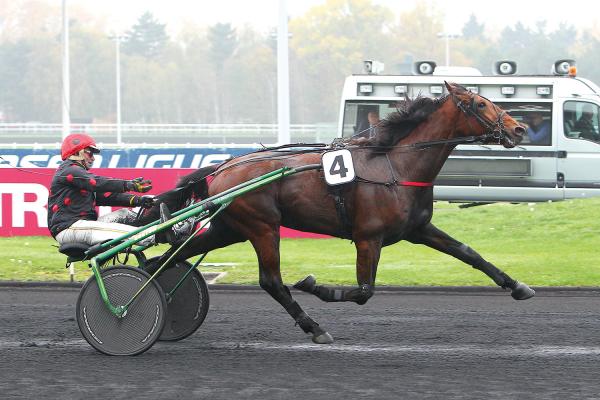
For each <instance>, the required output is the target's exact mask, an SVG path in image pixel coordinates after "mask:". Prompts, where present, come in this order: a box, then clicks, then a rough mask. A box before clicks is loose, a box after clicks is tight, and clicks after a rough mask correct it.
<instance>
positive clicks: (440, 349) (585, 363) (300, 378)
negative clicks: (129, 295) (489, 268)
mask: <svg viewBox="0 0 600 400" xmlns="http://www.w3.org/2000/svg"><path fill="white" fill-rule="evenodd" d="M293 294H294V296H295V297H296V299H297V300H298V302H299V303H300V304H301V305H302V306H304V309H305V310H306V311H307V312H308V313H309V314H310V315H311V316H312V317H313V318H314V319H315V320H317V321H318V322H320V323H321V325H322V326H323V327H325V328H326V329H327V330H328V331H329V332H330V333H331V334H332V335H333V336H334V338H335V340H336V341H335V343H334V344H333V345H325V346H318V345H314V344H312V342H311V341H310V338H309V336H308V335H305V334H304V333H302V331H301V330H300V329H299V328H298V327H295V326H294V324H293V321H292V320H291V318H290V317H289V316H288V315H287V314H286V313H285V312H284V311H283V309H281V308H280V306H279V305H278V304H276V303H275V302H274V301H273V300H271V299H270V297H269V296H268V295H267V294H266V293H263V292H261V291H243V292H239V291H222V290H213V291H211V310H210V312H209V314H208V317H207V319H206V321H205V322H204V325H203V326H202V327H201V328H200V330H199V331H198V332H196V333H195V334H194V335H192V336H190V337H189V338H187V339H185V340H183V341H181V342H176V343H162V342H158V343H157V344H156V345H155V346H154V347H153V348H151V349H150V350H149V351H147V352H146V353H144V354H142V355H140V356H136V357H109V356H104V355H102V354H99V353H97V352H96V351H95V350H94V349H92V348H91V347H90V346H89V345H88V344H87V342H85V341H84V340H83V339H82V338H81V336H80V333H79V330H78V328H77V323H76V321H75V319H74V315H75V302H76V299H77V295H78V291H77V290H76V289H44V288H37V289H34V288H6V287H4V288H0V354H1V362H0V376H1V379H0V393H1V394H0V397H1V398H3V399H12V398H36V399H37V398H61V399H69V398H85V399H88V400H89V399H100V398H102V399H117V398H127V399H138V398H144V399H159V398H160V399H174V398H207V399H294V398H332V399H339V398H344V399H355V398H373V399H388V398H389V399H422V398H431V399H437V398H443V399H451V398H473V399H481V398H487V399H496V398H497V399H513V398H519V399H571V398H572V399H586V398H600V379H599V378H600V335H599V332H600V329H599V328H600V296H599V295H598V293H597V292H596V293H591V292H575V293H539V294H538V296H537V297H535V298H534V299H532V300H529V301H525V302H516V301H514V300H512V299H511V298H510V296H509V295H508V294H504V293H501V294H499V295H494V294H489V293H483V294H451V293H450V294H443V293H406V292H400V293H393V294H386V293H377V294H376V295H375V296H374V297H373V298H372V299H371V300H370V301H369V302H368V303H367V304H366V305H364V306H357V305H355V304H341V303H333V304H325V303H322V302H320V301H319V300H318V299H316V298H313V297H311V296H309V295H305V294H300V293H298V292H295V293H293Z"/></svg>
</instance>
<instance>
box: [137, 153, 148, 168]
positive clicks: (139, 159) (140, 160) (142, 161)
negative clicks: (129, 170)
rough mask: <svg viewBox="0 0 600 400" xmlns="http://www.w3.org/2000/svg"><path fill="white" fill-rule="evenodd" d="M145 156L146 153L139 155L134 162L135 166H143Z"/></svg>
mask: <svg viewBox="0 0 600 400" xmlns="http://www.w3.org/2000/svg"><path fill="white" fill-rule="evenodd" d="M146 158H148V156H147V155H146V154H142V155H141V156H139V157H138V159H137V162H136V163H135V168H144V164H146Z"/></svg>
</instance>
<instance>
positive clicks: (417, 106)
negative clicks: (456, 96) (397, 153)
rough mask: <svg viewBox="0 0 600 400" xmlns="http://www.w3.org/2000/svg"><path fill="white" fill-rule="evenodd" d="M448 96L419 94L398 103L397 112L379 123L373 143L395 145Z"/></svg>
mask: <svg viewBox="0 0 600 400" xmlns="http://www.w3.org/2000/svg"><path fill="white" fill-rule="evenodd" d="M446 97H447V96H442V97H439V98H437V99H431V98H429V97H423V96H417V97H415V98H414V99H407V100H406V101H403V102H400V103H398V105H397V107H396V110H397V111H395V112H393V113H391V114H389V115H388V116H387V117H386V118H385V119H383V120H382V121H381V122H380V123H379V127H378V129H377V134H376V135H375V137H373V138H372V139H371V143H370V144H372V145H376V146H393V145H394V144H396V143H397V142H398V141H399V140H401V139H404V138H405V137H407V136H408V135H409V134H410V133H411V132H412V131H413V130H414V129H415V128H416V127H417V125H419V124H420V123H421V122H423V121H425V120H426V119H427V118H428V117H429V116H430V115H431V114H432V113H433V112H435V111H436V110H437V109H438V108H440V106H441V105H442V104H443V103H444V101H445V100H446Z"/></svg>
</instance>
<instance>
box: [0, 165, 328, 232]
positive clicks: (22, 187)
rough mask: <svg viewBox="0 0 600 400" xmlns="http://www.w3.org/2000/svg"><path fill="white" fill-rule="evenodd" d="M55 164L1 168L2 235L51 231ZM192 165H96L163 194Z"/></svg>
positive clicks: (100, 171) (105, 172)
mask: <svg viewBox="0 0 600 400" xmlns="http://www.w3.org/2000/svg"><path fill="white" fill-rule="evenodd" d="M55 171H56V170H55V169H53V168H29V169H14V168H3V169H0V175H1V177H0V211H1V212H0V236H4V237H6V236H47V235H50V232H49V231H48V225H47V224H48V223H47V215H48V214H47V213H48V210H47V206H48V192H49V188H50V182H51V181H52V176H53V175H54V172H55ZM191 171H192V170H190V169H171V168H152V169H134V168H119V169H114V168H99V169H93V172H94V173H95V174H97V175H102V176H110V177H113V178H120V179H133V178H137V177H140V176H143V177H144V178H147V179H151V180H152V186H153V189H152V191H150V192H149V193H148V194H154V195H156V194H159V193H162V192H165V191H167V190H170V189H172V188H173V187H175V184H176V182H177V180H178V179H179V177H181V176H183V175H187V174H189V173H190V172H191ZM111 211H112V209H111V207H99V213H100V214H101V215H102V214H105V213H108V212H111ZM281 236H282V237H296V238H298V237H300V238H308V237H310V238H316V237H326V236H324V235H317V234H312V233H305V232H300V231H295V230H292V229H287V228H282V229H281Z"/></svg>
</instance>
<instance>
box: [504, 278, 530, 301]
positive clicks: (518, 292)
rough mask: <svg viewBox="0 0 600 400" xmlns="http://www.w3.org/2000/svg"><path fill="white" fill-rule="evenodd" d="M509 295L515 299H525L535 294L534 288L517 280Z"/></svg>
mask: <svg viewBox="0 0 600 400" xmlns="http://www.w3.org/2000/svg"><path fill="white" fill-rule="evenodd" d="M510 295H511V296H512V298H513V299H515V300H527V299H530V298H532V297H533V296H535V290H533V289H532V288H530V287H529V286H527V285H526V284H524V283H522V282H517V284H516V285H515V287H514V289H513V290H512V292H510Z"/></svg>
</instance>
